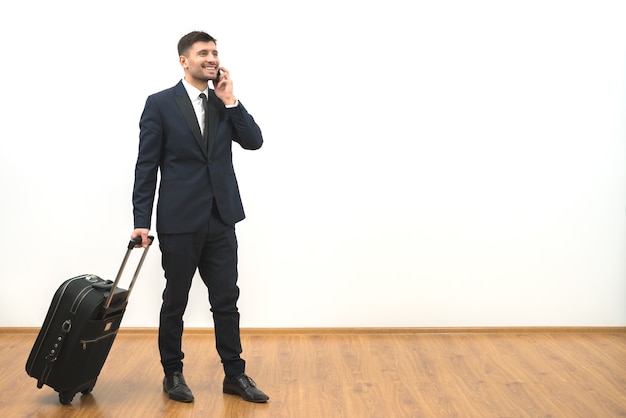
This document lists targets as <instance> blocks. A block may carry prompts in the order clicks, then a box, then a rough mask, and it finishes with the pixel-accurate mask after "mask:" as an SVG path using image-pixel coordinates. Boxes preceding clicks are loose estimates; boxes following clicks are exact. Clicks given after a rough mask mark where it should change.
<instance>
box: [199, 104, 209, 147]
mask: <svg viewBox="0 0 626 418" xmlns="http://www.w3.org/2000/svg"><path fill="white" fill-rule="evenodd" d="M200 99H202V108H203V109H204V131H203V132H204V139H207V138H208V137H209V102H208V101H207V97H206V94H204V93H200Z"/></svg>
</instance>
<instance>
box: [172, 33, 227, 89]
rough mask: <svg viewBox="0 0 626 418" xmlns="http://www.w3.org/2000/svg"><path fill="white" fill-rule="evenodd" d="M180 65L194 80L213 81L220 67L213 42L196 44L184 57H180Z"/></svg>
mask: <svg viewBox="0 0 626 418" xmlns="http://www.w3.org/2000/svg"><path fill="white" fill-rule="evenodd" d="M180 65H182V67H183V68H184V69H185V73H187V74H189V75H190V76H191V77H192V78H194V79H196V80H199V81H203V82H206V81H209V80H213V79H215V78H216V77H217V71H218V69H219V67H220V60H219V58H218V56H217V48H216V45H215V42H196V43H195V44H193V45H192V46H191V48H189V51H187V54H186V56H185V55H181V56H180Z"/></svg>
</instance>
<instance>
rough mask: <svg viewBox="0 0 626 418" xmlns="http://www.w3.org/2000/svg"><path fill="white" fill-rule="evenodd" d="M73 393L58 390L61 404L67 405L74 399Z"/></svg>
mask: <svg viewBox="0 0 626 418" xmlns="http://www.w3.org/2000/svg"><path fill="white" fill-rule="evenodd" d="M74 395H76V394H75V393H74V392H67V391H64V392H60V393H59V402H61V405H69V404H71V403H72V400H73V399H74Z"/></svg>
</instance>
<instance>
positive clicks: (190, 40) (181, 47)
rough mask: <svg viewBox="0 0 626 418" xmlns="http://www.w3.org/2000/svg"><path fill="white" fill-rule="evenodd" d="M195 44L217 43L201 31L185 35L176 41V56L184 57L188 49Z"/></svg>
mask: <svg viewBox="0 0 626 418" xmlns="http://www.w3.org/2000/svg"><path fill="white" fill-rule="evenodd" d="M196 42H215V43H217V39H215V38H214V37H212V36H211V35H209V34H208V33H206V32H201V31H193V32H189V33H188V34H187V35H185V36H183V37H182V38H180V41H178V56H181V55H185V54H186V53H187V51H189V48H191V47H192V45H193V44H195V43H196Z"/></svg>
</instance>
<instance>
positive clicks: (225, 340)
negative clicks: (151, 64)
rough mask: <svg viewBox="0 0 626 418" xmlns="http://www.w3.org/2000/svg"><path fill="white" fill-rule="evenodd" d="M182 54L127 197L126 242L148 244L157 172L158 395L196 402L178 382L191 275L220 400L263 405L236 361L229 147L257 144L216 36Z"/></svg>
mask: <svg viewBox="0 0 626 418" xmlns="http://www.w3.org/2000/svg"><path fill="white" fill-rule="evenodd" d="M178 54H179V61H180V65H181V66H182V67H183V70H184V78H183V79H182V80H181V81H180V82H178V84H176V85H175V86H174V87H172V88H170V89H167V90H164V91H161V92H159V93H156V94H153V95H151V96H149V97H148V99H147V100H146V104H145V108H144V111H143V113H142V115H141V120H140V124H139V126H140V133H139V154H138V157H137V164H136V167H135V186H134V190H133V206H134V223H135V229H134V231H133V233H132V236H131V237H133V238H134V237H137V236H141V237H142V246H144V247H145V246H147V245H148V233H149V228H150V226H151V219H152V207H153V202H154V196H155V190H156V182H157V171H158V170H160V174H161V177H160V184H159V199H158V203H157V219H156V229H157V232H158V238H159V243H160V249H161V253H162V265H163V269H164V271H165V279H166V284H165V290H164V291H163V304H162V306H161V314H160V322H159V352H160V355H161V364H162V365H163V370H164V373H165V377H164V379H163V390H164V391H165V392H167V394H168V395H169V397H170V399H173V400H175V401H180V402H192V401H193V399H194V397H193V394H192V392H191V390H190V389H189V387H188V386H187V383H186V382H185V378H184V376H183V362H182V360H183V357H184V354H183V351H182V344H181V343H182V334H183V314H184V312H185V308H186V306H187V301H188V297H189V289H190V287H191V282H192V278H193V276H194V274H195V272H196V269H197V270H198V272H199V273H200V276H201V278H202V281H203V282H204V284H205V285H206V287H207V289H208V293H209V301H210V304H211V311H212V313H213V322H214V328H215V340H216V348H217V352H218V354H219V356H220V358H221V361H222V364H223V367H224V372H225V377H224V383H223V391H224V393H227V394H233V395H239V396H241V397H242V398H243V399H245V400H247V401H250V402H266V401H267V400H268V399H269V398H268V396H267V395H266V394H265V393H263V392H262V391H261V390H259V389H258V388H257V387H256V384H255V383H254V381H253V380H252V379H251V378H250V377H248V376H247V375H246V374H245V361H244V360H243V359H242V358H241V357H240V354H241V351H242V349H241V341H240V333H239V312H238V309H237V300H238V298H239V288H238V287H237V238H236V236H235V224H236V223H237V222H239V221H241V220H242V219H243V218H244V216H245V215H244V211H243V206H242V203H241V198H240V196H239V188H238V186H237V180H236V178H235V172H234V169H233V164H232V148H231V147H232V143H233V141H235V142H237V143H239V145H240V146H241V147H242V148H244V149H250V150H254V149H258V148H260V147H261V145H262V144H263V137H262V135H261V130H260V128H259V126H258V125H257V124H256V122H255V121H254V119H253V118H252V116H250V114H248V112H247V111H246V109H245V108H244V106H243V105H242V104H241V102H239V101H238V100H237V99H236V98H235V96H234V95H233V82H232V80H231V78H230V74H229V72H228V70H226V69H225V68H223V67H220V60H219V57H218V52H217V49H216V40H215V39H214V38H213V37H212V36H210V35H209V34H207V33H205V32H191V33H189V34H187V35H185V36H183V37H182V38H181V39H180V41H179V43H178ZM209 81H211V82H212V83H213V89H209ZM202 96H204V97H202Z"/></svg>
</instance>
